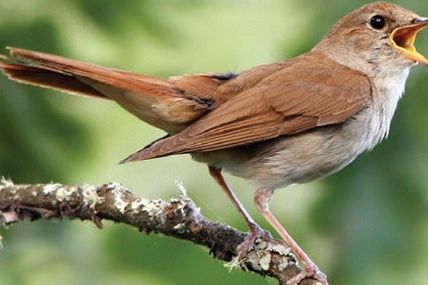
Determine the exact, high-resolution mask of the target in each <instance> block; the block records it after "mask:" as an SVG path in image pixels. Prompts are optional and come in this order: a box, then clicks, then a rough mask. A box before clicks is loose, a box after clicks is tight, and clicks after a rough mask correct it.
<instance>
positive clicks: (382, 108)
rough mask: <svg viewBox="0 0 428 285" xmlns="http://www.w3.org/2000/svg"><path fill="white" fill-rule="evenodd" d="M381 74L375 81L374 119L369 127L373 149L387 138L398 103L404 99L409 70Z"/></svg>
mask: <svg viewBox="0 0 428 285" xmlns="http://www.w3.org/2000/svg"><path fill="white" fill-rule="evenodd" d="M384 75H385V74H382V73H379V75H378V76H377V77H375V79H374V84H375V86H376V91H375V92H376V94H374V95H373V106H372V112H373V113H372V118H371V120H370V127H369V130H370V132H369V134H368V135H369V138H370V139H369V140H368V143H369V145H368V146H367V148H368V149H372V148H373V147H374V146H375V145H376V144H378V143H379V142H380V141H382V140H383V139H384V138H386V137H387V136H388V134H389V128H390V125H391V121H392V118H393V116H394V113H395V110H396V108H397V104H398V101H399V100H400V98H401V97H402V95H403V93H404V90H405V85H406V80H407V77H408V76H409V68H406V69H401V70H400V71H399V72H396V73H393V74H392V75H391V73H389V76H384Z"/></svg>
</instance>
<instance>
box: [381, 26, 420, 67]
mask: <svg viewBox="0 0 428 285" xmlns="http://www.w3.org/2000/svg"><path fill="white" fill-rule="evenodd" d="M427 26H428V18H418V19H416V21H415V22H414V23H413V24H410V25H407V26H402V27H398V28H396V29H395V30H394V31H393V32H392V33H391V35H390V36H389V39H390V40H391V42H392V46H393V47H394V48H396V49H398V50H399V51H401V52H403V53H404V54H405V55H406V56H407V57H408V58H409V59H410V60H413V61H415V62H417V63H421V64H424V65H428V59H426V58H425V57H424V56H423V55H422V54H420V53H419V52H417V51H416V48H415V40H416V35H417V34H418V32H420V31H421V30H423V29H424V28H426V27H427Z"/></svg>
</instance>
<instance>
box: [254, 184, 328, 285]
mask: <svg viewBox="0 0 428 285" xmlns="http://www.w3.org/2000/svg"><path fill="white" fill-rule="evenodd" d="M272 194H273V190H258V191H257V192H256V194H255V196H254V202H255V204H256V207H257V210H259V212H260V213H261V214H262V215H263V217H264V218H265V219H266V220H267V221H268V223H269V224H270V225H271V226H272V227H273V228H274V229H275V230H276V231H277V232H278V234H279V235H280V236H281V238H282V239H283V240H284V242H285V243H286V244H287V245H288V246H289V247H290V248H291V250H292V251H293V253H294V254H295V255H296V256H297V258H298V259H299V260H300V261H301V262H302V264H303V271H302V272H300V273H299V274H298V275H296V276H295V277H294V278H292V279H290V280H289V281H288V282H287V285H297V284H299V283H300V281H302V280H303V279H304V278H314V279H316V280H318V281H319V282H321V283H322V284H328V282H327V276H326V275H325V274H324V273H322V272H321V271H320V270H319V269H318V266H317V265H316V264H315V263H314V262H313V261H312V260H311V259H310V258H309V256H308V255H307V254H306V253H305V252H304V251H303V250H302V249H301V248H300V246H299V245H298V244H297V243H296V242H295V241H294V239H293V238H292V237H291V236H290V235H289V234H288V233H287V231H286V230H285V229H284V227H283V226H282V225H281V224H280V223H279V221H278V220H277V219H276V218H275V216H274V215H273V214H272V213H271V211H270V210H269V201H270V199H271V198H272Z"/></svg>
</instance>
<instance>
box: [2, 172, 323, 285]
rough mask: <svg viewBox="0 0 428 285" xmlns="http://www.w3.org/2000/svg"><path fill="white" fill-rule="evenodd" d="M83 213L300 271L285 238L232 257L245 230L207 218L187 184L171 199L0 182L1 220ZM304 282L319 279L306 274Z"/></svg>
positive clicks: (269, 268)
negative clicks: (197, 205)
mask: <svg viewBox="0 0 428 285" xmlns="http://www.w3.org/2000/svg"><path fill="white" fill-rule="evenodd" d="M64 218H68V219H80V220H82V221H83V220H88V221H92V222H93V223H94V224H95V225H96V226H97V227H98V228H102V220H110V221H114V222H117V223H125V224H128V225H130V226H133V227H135V228H137V229H138V230H140V231H143V232H145V233H155V234H164V235H167V236H171V237H174V238H178V239H182V240H188V241H191V242H193V243H195V244H198V245H203V246H206V247H208V248H209V249H210V253H211V254H212V255H213V257H214V258H217V259H219V260H222V261H225V262H228V263H226V265H227V266H232V267H240V268H241V269H243V270H246V271H251V272H254V273H257V274H260V275H263V276H270V277H273V278H275V279H277V280H278V282H279V284H284V285H285V284H286V282H287V280H289V279H290V278H292V277H293V276H295V275H296V274H297V273H298V272H300V268H299V267H298V266H297V264H296V260H295V258H294V256H293V254H292V253H291V252H290V249H289V248H287V247H285V246H284V245H283V244H282V243H281V242H279V241H276V240H273V239H268V240H262V239H258V240H256V243H255V245H254V247H253V248H252V250H251V251H250V252H249V253H248V254H247V256H246V257H245V259H244V260H243V261H242V262H234V261H235V260H234V257H236V253H237V249H238V247H239V245H240V244H241V242H242V241H243V240H244V239H245V237H246V234H245V233H242V232H239V231H237V230H235V229H233V228H231V227H230V226H228V225H225V224H222V223H218V222H214V221H210V220H208V219H207V218H205V217H204V216H203V215H202V214H201V212H200V210H199V209H198V208H197V207H196V205H195V204H194V202H193V201H192V200H191V199H190V198H189V197H188V196H187V195H186V193H185V191H184V189H183V191H182V194H181V196H180V197H179V198H176V199H171V200H169V201H165V200H161V199H156V200H149V199H145V198H137V197H135V196H134V195H133V194H132V193H131V192H130V191H129V190H128V189H126V188H125V187H123V186H122V185H120V184H118V183H109V184H105V185H103V186H99V187H96V186H92V185H83V186H68V185H62V184H57V183H51V184H37V185H14V184H13V183H12V182H10V181H6V180H2V182H1V183H0V226H1V225H3V226H5V225H10V224H15V223H19V222H21V221H23V220H25V219H29V220H31V221H35V220H38V219H64ZM300 284H301V285H315V284H319V283H318V282H316V281H315V280H312V279H305V280H303V281H302V282H301V283H300Z"/></svg>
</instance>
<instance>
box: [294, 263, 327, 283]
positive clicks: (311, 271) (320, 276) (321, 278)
mask: <svg viewBox="0 0 428 285" xmlns="http://www.w3.org/2000/svg"><path fill="white" fill-rule="evenodd" d="M305 278H312V279H315V280H317V281H318V282H320V283H321V284H322V285H329V284H328V281H327V275H325V274H324V273H323V272H321V270H319V269H318V266H316V265H315V264H314V263H311V264H305V265H304V269H303V271H301V272H300V273H299V274H297V275H296V276H294V277H293V278H291V279H290V280H288V281H287V285H298V284H300V282H301V281H302V280H303V279H305Z"/></svg>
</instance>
